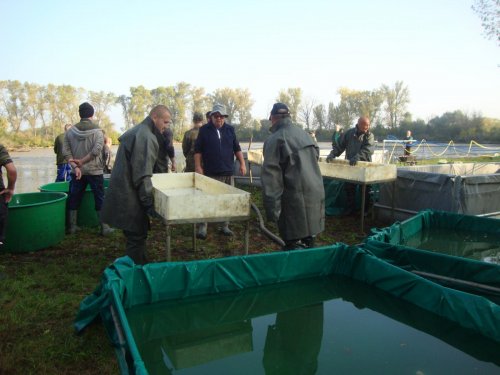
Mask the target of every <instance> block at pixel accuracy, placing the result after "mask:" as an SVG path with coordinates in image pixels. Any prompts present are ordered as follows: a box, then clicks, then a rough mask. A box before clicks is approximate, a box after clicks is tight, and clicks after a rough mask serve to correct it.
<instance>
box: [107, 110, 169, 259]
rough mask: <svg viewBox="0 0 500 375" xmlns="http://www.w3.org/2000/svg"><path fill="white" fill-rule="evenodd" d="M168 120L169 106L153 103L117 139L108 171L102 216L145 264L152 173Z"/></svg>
mask: <svg viewBox="0 0 500 375" xmlns="http://www.w3.org/2000/svg"><path fill="white" fill-rule="evenodd" d="M170 123H171V114H170V110H169V109H168V108H167V107H166V106H164V105H157V106H155V107H154V108H153V109H152V110H151V112H150V113H149V116H147V117H146V118H145V119H144V120H143V121H142V122H141V123H140V124H138V125H136V126H134V127H133V128H131V129H129V130H127V131H126V132H125V133H124V134H122V135H121V136H120V138H119V139H118V140H119V141H120V145H119V146H118V151H117V153H116V158H115V164H114V166H113V170H112V172H111V178H110V182H109V188H108V190H107V192H106V199H105V200H104V206H103V209H102V217H103V220H104V221H106V222H107V223H109V224H111V225H112V226H113V227H115V228H119V229H121V230H123V234H124V236H125V238H126V245H125V252H126V254H127V255H128V256H129V257H130V258H132V260H133V261H134V262H135V263H136V264H146V263H147V262H148V259H147V249H146V240H147V237H148V230H149V226H150V223H149V217H157V215H158V214H157V213H156V212H155V210H154V201H153V184H152V182H151V177H152V176H153V169H154V166H155V164H156V161H157V159H158V155H159V150H160V145H159V144H158V137H157V135H156V134H157V133H159V134H161V133H163V132H164V131H165V129H167V128H168V126H169V125H170Z"/></svg>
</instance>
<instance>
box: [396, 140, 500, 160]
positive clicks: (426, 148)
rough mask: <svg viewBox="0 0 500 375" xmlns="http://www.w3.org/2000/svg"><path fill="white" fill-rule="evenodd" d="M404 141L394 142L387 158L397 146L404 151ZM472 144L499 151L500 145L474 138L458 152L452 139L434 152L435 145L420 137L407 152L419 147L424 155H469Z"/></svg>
mask: <svg viewBox="0 0 500 375" xmlns="http://www.w3.org/2000/svg"><path fill="white" fill-rule="evenodd" d="M406 143H407V142H405V141H404V140H402V141H400V142H394V146H393V147H392V150H391V152H390V155H389V160H392V158H393V156H394V154H395V151H396V148H397V147H400V148H401V149H402V150H403V151H404V150H405V149H406ZM474 146H476V147H479V148H482V149H484V150H490V151H496V150H498V151H499V152H500V147H489V146H485V145H482V144H480V143H478V142H476V141H474V140H472V141H470V143H469V147H468V149H467V152H466V153H463V152H460V151H459V150H458V149H457V147H456V144H455V142H453V141H452V140H451V141H449V142H448V144H447V145H446V146H445V148H444V149H443V150H442V151H441V152H434V149H435V148H436V146H431V145H430V144H429V143H428V142H427V141H426V140H425V139H422V140H421V141H420V142H419V143H418V144H417V145H416V146H415V147H413V146H412V147H411V150H410V151H409V154H410V155H413V154H416V153H418V152H419V151H420V149H422V153H424V155H425V154H426V153H428V154H430V155H431V156H433V157H441V156H443V155H445V154H447V153H448V154H449V153H453V154H454V155H455V156H458V157H467V156H469V155H471V153H472V151H473V147H474ZM439 147H441V146H439ZM433 148H434V149H433Z"/></svg>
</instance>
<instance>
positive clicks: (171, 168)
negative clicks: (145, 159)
mask: <svg viewBox="0 0 500 375" xmlns="http://www.w3.org/2000/svg"><path fill="white" fill-rule="evenodd" d="M170 170H171V171H172V172H175V171H176V170H177V168H176V166H175V161H173V162H172V165H171V166H170Z"/></svg>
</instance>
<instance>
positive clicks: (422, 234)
mask: <svg viewBox="0 0 500 375" xmlns="http://www.w3.org/2000/svg"><path fill="white" fill-rule="evenodd" d="M366 242H367V243H370V244H372V246H373V247H374V246H376V245H377V244H378V243H385V244H389V245H394V246H400V247H401V248H404V249H407V248H411V249H414V250H420V251H427V252H434V253H441V254H446V255H451V256H458V257H463V258H468V259H474V260H477V261H484V262H490V263H496V264H500V220H498V219H492V218H487V217H478V216H473V215H462V214H456V213H452V212H447V211H434V210H425V211H421V212H420V213H418V214H417V215H415V216H413V217H411V218H410V219H407V220H405V221H403V222H395V223H394V224H392V225H391V226H389V227H387V228H381V229H372V235H371V236H369V237H368V238H367V240H366Z"/></svg>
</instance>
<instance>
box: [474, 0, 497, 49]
mask: <svg viewBox="0 0 500 375" xmlns="http://www.w3.org/2000/svg"><path fill="white" fill-rule="evenodd" d="M472 10H474V12H476V13H477V15H478V16H479V18H481V23H482V26H483V29H484V34H485V36H486V38H488V39H495V40H496V42H497V43H498V44H499V45H500V0H475V2H474V5H472Z"/></svg>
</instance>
